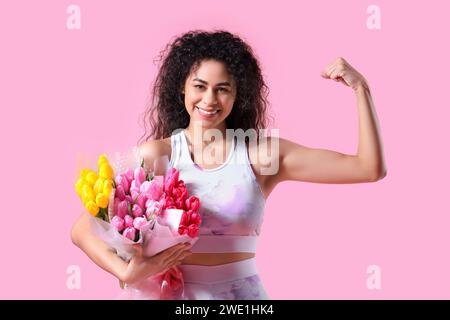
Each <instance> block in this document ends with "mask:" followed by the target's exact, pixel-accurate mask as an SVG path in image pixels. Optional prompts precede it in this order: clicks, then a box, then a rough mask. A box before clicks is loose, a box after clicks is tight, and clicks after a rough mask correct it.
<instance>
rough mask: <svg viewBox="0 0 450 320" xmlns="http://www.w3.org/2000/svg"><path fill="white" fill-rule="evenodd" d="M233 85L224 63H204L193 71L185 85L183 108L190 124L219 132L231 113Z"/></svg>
mask: <svg viewBox="0 0 450 320" xmlns="http://www.w3.org/2000/svg"><path fill="white" fill-rule="evenodd" d="M235 98H236V85H235V82H234V79H233V77H232V76H231V75H230V74H229V73H228V72H227V70H226V66H225V64H224V63H222V62H219V61H216V60H204V61H202V62H201V64H200V65H199V66H198V67H197V69H196V70H193V72H191V74H190V75H189V76H188V78H187V79H186V82H185V85H184V104H185V107H186V110H187V112H188V113H189V116H190V118H191V124H192V123H193V122H194V123H195V124H200V125H201V126H202V127H204V128H220V127H223V126H224V124H225V119H226V118H227V117H228V115H229V114H230V113H231V110H232V108H233V103H234V101H235Z"/></svg>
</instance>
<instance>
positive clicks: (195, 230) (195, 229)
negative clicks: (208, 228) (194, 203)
mask: <svg viewBox="0 0 450 320" xmlns="http://www.w3.org/2000/svg"><path fill="white" fill-rule="evenodd" d="M187 229H188V235H189V237H191V238H195V237H196V236H197V235H198V226H197V225H196V224H191V225H190V226H189V227H188V228H187Z"/></svg>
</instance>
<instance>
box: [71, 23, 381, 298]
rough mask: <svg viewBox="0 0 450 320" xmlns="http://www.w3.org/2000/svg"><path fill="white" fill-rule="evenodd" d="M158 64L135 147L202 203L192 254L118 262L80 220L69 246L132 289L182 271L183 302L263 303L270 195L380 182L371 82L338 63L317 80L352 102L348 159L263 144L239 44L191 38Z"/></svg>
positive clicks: (259, 112)
mask: <svg viewBox="0 0 450 320" xmlns="http://www.w3.org/2000/svg"><path fill="white" fill-rule="evenodd" d="M161 57H162V59H163V63H162V65H161V67H160V70H159V73H158V76H157V78H156V81H155V84H154V89H153V99H154V100H153V103H152V104H151V105H150V106H149V108H148V110H147V111H146V120H148V121H149V123H150V127H151V132H150V134H149V135H148V136H146V137H145V142H143V143H141V144H140V151H141V156H142V157H143V159H144V160H145V163H146V165H148V166H152V164H153V161H154V160H155V159H157V158H158V157H161V156H168V157H169V159H170V166H172V167H176V168H177V169H179V171H180V179H182V180H183V181H184V182H185V183H186V187H187V189H188V192H189V194H192V195H195V196H198V197H199V198H200V200H201V202H202V207H201V211H200V213H201V216H202V224H201V227H200V239H199V241H198V242H197V243H196V244H195V245H194V246H193V247H192V248H191V247H190V246H189V245H184V244H180V245H177V246H174V247H172V248H169V249H167V250H165V251H163V252H162V253H160V254H158V255H155V256H153V257H143V255H142V249H141V248H140V247H139V246H136V250H137V251H136V255H135V256H134V257H133V258H132V260H131V261H130V262H129V263H125V262H124V261H122V260H121V259H120V258H118V257H117V256H116V255H115V254H114V253H113V252H112V251H110V250H109V248H107V247H106V246H105V244H104V243H102V242H101V241H100V240H98V239H96V238H95V236H93V235H92V234H91V233H90V232H89V222H88V221H87V220H86V218H85V217H83V216H82V217H80V218H79V220H78V221H77V222H76V223H75V225H74V227H73V230H72V239H73V242H74V243H75V244H76V245H77V246H78V247H80V248H81V249H82V250H83V251H84V252H85V253H86V254H87V255H88V256H89V257H90V258H91V259H92V260H93V261H94V262H95V263H96V264H97V265H99V266H100V267H101V268H103V269H105V270H106V271H108V272H110V273H111V274H113V275H114V276H116V277H117V278H119V279H120V280H121V281H123V282H125V283H127V284H129V285H137V286H138V284H139V283H144V282H143V281H144V280H145V279H146V278H148V277H149V276H151V275H155V274H158V273H160V272H163V271H165V270H167V269H169V268H171V267H172V266H179V268H180V269H181V271H182V273H183V277H184V280H185V298H186V299H267V298H268V296H267V294H266V292H265V290H264V287H263V285H262V284H261V281H260V279H259V277H258V273H257V271H256V267H255V247H256V245H255V244H256V239H257V237H258V235H259V231H260V229H261V224H262V220H263V219H262V218H263V212H264V205H265V202H266V199H267V198H268V197H269V195H270V193H271V192H272V190H273V189H274V188H275V187H276V186H277V185H278V184H279V183H280V182H282V181H286V180H294V181H308V182H317V183H362V182H374V181H377V180H379V179H382V178H383V177H384V176H385V175H386V166H385V162H384V159H383V152H382V143H381V138H380V133H379V128H378V124H377V119H376V115H375V109H374V105H373V102H372V99H371V95H370V89H369V86H368V83H367V81H366V79H365V78H364V77H363V76H362V75H361V74H360V73H358V72H357V71H356V70H355V69H354V68H352V67H351V66H350V65H349V64H348V63H347V62H346V61H345V60H344V59H343V58H338V59H336V60H335V61H334V62H333V63H331V64H330V65H329V66H328V67H327V68H326V69H325V70H324V71H323V72H322V76H323V77H324V78H327V79H333V80H335V81H337V82H341V83H342V84H344V85H346V86H348V87H350V88H351V89H352V90H353V91H354V93H355V95H356V97H357V104H358V110H359V124H360V126H359V128H360V135H359V147H358V154H357V155H348V154H342V153H339V152H335V151H330V150H324V149H314V148H308V147H305V146H302V145H299V144H296V143H294V142H291V141H289V140H286V139H283V138H278V137H267V138H266V139H264V138H262V136H261V135H260V134H261V132H262V131H263V130H262V129H265V128H266V125H267V123H266V121H267V115H266V113H267V105H268V104H267V100H266V98H267V92H268V91H267V87H266V85H265V83H264V80H263V77H262V75H261V69H260V67H259V63H258V61H257V59H256V58H255V56H254V54H253V52H252V50H251V48H250V47H249V46H248V45H247V44H246V43H245V42H244V41H242V39H240V38H239V37H237V36H236V35H233V34H231V33H228V32H225V31H216V32H202V31H193V32H188V33H186V34H184V35H182V36H180V37H178V38H176V39H175V40H174V41H173V43H171V44H170V45H169V46H168V47H167V48H166V50H165V51H163V53H162V55H161ZM208 136H209V137H210V138H209V139H208ZM211 136H214V138H215V139H214V140H213V139H211ZM150 138H153V139H150ZM246 138H249V141H247V139H246ZM212 140H213V141H212ZM268 150H270V152H267V151H268ZM212 151H214V152H212ZM212 154H214V155H212Z"/></svg>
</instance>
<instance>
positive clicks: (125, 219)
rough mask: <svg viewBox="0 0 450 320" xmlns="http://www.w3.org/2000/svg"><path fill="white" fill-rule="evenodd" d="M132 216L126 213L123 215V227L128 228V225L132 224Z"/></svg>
mask: <svg viewBox="0 0 450 320" xmlns="http://www.w3.org/2000/svg"><path fill="white" fill-rule="evenodd" d="M133 220H134V219H133V217H132V216H130V215H129V214H127V215H126V216H125V218H124V221H125V227H126V228H130V227H132V226H133Z"/></svg>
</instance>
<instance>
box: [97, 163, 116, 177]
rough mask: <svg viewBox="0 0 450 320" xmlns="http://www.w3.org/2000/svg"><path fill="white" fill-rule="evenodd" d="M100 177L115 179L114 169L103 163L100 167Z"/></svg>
mask: <svg viewBox="0 0 450 320" xmlns="http://www.w3.org/2000/svg"><path fill="white" fill-rule="evenodd" d="M98 172H99V175H100V177H102V178H105V179H111V178H112V177H113V169H112V168H111V166H110V165H109V164H108V163H102V164H101V165H100V167H99V170H98Z"/></svg>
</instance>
